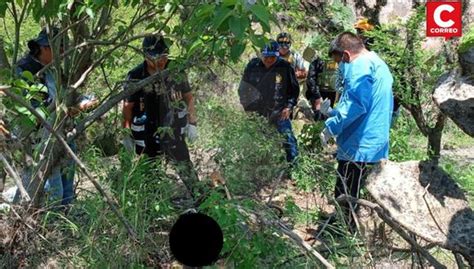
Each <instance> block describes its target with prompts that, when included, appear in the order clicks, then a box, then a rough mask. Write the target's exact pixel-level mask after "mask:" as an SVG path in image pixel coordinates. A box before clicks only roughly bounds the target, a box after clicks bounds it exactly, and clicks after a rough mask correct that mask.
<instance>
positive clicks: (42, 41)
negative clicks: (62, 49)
mask: <svg viewBox="0 0 474 269" xmlns="http://www.w3.org/2000/svg"><path fill="white" fill-rule="evenodd" d="M50 31H51V35H52V36H53V37H55V36H57V35H58V34H59V29H58V28H57V27H51V28H50ZM34 41H35V42H36V43H38V45H40V46H42V47H49V36H48V31H47V29H46V28H43V29H42V30H41V31H40V32H39V34H38V36H37V37H36V38H35V39H34Z"/></svg>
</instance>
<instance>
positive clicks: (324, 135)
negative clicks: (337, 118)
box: [319, 128, 332, 147]
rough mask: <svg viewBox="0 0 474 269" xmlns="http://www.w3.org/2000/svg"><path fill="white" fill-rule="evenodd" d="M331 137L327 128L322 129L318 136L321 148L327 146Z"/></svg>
mask: <svg viewBox="0 0 474 269" xmlns="http://www.w3.org/2000/svg"><path fill="white" fill-rule="evenodd" d="M331 137H332V135H331V133H330V132H329V130H328V129H327V128H324V130H323V131H322V132H321V133H320V134H319V138H320V139H321V144H322V145H323V147H327V146H328V141H329V139H331Z"/></svg>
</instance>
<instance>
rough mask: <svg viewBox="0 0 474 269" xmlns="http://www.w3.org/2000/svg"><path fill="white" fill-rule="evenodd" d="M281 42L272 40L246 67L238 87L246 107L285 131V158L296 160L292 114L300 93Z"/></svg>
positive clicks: (296, 152) (296, 151)
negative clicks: (259, 55) (280, 52)
mask: <svg viewBox="0 0 474 269" xmlns="http://www.w3.org/2000/svg"><path fill="white" fill-rule="evenodd" d="M278 50H279V45H278V43H277V42H276V41H271V42H270V43H269V44H267V45H266V46H265V47H264V48H263V50H262V51H261V53H262V57H261V58H254V59H252V60H251V61H250V62H249V63H248V65H247V67H246V68H245V71H244V75H243V77H242V81H241V83H240V87H239V97H240V103H241V104H242V106H243V107H244V110H245V111H249V112H256V113H258V114H259V115H261V116H263V117H266V118H268V119H269V121H270V123H271V124H273V125H275V126H276V127H277V130H278V132H279V133H281V134H284V135H285V139H286V142H285V143H284V145H285V150H286V159H287V161H288V162H290V163H291V164H293V163H294V162H295V159H296V157H297V156H298V147H297V142H296V137H295V136H294V134H293V130H292V127H291V116H292V112H293V108H294V106H296V104H297V100H298V95H299V86H298V81H297V80H296V75H295V70H294V69H293V67H291V65H290V64H289V63H288V62H286V61H285V60H283V59H281V58H279V52H278Z"/></svg>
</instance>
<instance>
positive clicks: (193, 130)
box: [186, 123, 199, 143]
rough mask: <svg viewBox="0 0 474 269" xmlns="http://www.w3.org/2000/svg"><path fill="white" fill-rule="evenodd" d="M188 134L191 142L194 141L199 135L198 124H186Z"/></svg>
mask: <svg viewBox="0 0 474 269" xmlns="http://www.w3.org/2000/svg"><path fill="white" fill-rule="evenodd" d="M186 136H187V137H188V140H189V142H191V143H194V141H196V140H197V139H198V137H199V134H198V129H197V127H196V125H194V124H189V123H188V125H186Z"/></svg>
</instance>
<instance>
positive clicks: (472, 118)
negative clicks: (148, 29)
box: [433, 71, 474, 137]
mask: <svg viewBox="0 0 474 269" xmlns="http://www.w3.org/2000/svg"><path fill="white" fill-rule="evenodd" d="M473 82H474V80H473V79H471V78H467V77H460V76H459V73H458V72H456V71H454V72H451V73H450V74H446V75H444V76H443V77H442V78H441V79H440V83H439V86H438V87H437V88H436V89H435V91H434V93H433V100H434V101H435V103H436V104H437V105H438V107H439V108H440V109H441V111H442V112H443V113H444V114H445V115H447V116H448V117H449V118H451V119H452V120H453V122H454V123H455V124H456V125H457V126H459V128H461V129H462V130H463V131H464V132H465V133H467V134H468V135H470V136H472V137H474V83H473Z"/></svg>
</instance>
